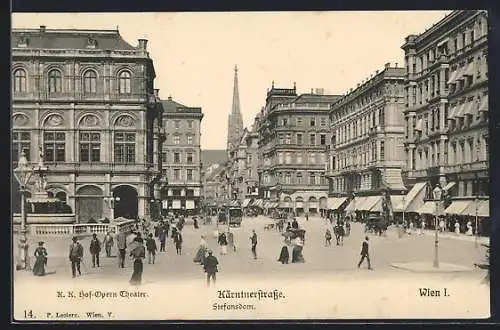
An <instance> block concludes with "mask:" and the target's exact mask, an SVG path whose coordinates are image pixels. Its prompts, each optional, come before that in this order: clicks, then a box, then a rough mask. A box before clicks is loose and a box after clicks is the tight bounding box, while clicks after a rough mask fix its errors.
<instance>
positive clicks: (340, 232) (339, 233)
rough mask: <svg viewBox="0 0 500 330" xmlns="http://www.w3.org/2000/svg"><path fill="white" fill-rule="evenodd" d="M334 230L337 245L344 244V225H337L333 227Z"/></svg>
mask: <svg viewBox="0 0 500 330" xmlns="http://www.w3.org/2000/svg"><path fill="white" fill-rule="evenodd" d="M333 232H334V234H335V240H336V241H337V246H339V245H342V246H343V245H344V236H345V230H344V227H343V226H341V225H336V226H335V227H334V228H333Z"/></svg>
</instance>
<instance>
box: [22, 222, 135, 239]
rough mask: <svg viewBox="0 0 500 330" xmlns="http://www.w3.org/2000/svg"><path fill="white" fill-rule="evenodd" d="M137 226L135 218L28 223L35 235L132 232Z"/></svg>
mask: <svg viewBox="0 0 500 330" xmlns="http://www.w3.org/2000/svg"><path fill="white" fill-rule="evenodd" d="M134 226H135V221H134V220H126V221H120V222H114V223H84V224H31V225H28V228H29V234H30V235H35V236H59V235H63V236H64V235H91V234H105V233H106V232H108V231H109V232H110V233H112V234H118V233H130V232H131V231H132V229H133V227H134ZM19 227H20V226H19V225H14V232H19Z"/></svg>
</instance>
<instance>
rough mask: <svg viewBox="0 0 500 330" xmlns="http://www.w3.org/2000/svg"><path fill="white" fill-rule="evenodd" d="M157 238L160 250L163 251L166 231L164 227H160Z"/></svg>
mask: <svg viewBox="0 0 500 330" xmlns="http://www.w3.org/2000/svg"><path fill="white" fill-rule="evenodd" d="M158 239H159V240H160V252H165V245H166V243H167V231H166V230H165V228H160V233H159V235H158Z"/></svg>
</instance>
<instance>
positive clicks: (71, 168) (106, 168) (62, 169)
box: [46, 162, 154, 174]
mask: <svg viewBox="0 0 500 330" xmlns="http://www.w3.org/2000/svg"><path fill="white" fill-rule="evenodd" d="M46 164H47V166H48V168H49V173H67V172H69V173H79V172H89V173H109V172H114V173H142V172H145V171H146V169H147V164H140V163H135V164H118V163H104V162H102V163H101V162H95V163H85V162H79V163H70V162H60V163H50V162H46ZM151 168H153V167H152V166H151ZM150 171H151V170H150ZM153 171H154V170H153ZM153 171H151V172H152V173H153ZM153 174H154V173H153Z"/></svg>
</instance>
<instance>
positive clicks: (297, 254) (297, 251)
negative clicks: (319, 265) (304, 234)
mask: <svg viewBox="0 0 500 330" xmlns="http://www.w3.org/2000/svg"><path fill="white" fill-rule="evenodd" d="M303 248H304V242H303V241H302V239H301V238H300V236H298V237H297V238H295V240H294V243H293V248H292V263H296V262H305V260H304V256H303V255H302V249H303Z"/></svg>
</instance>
